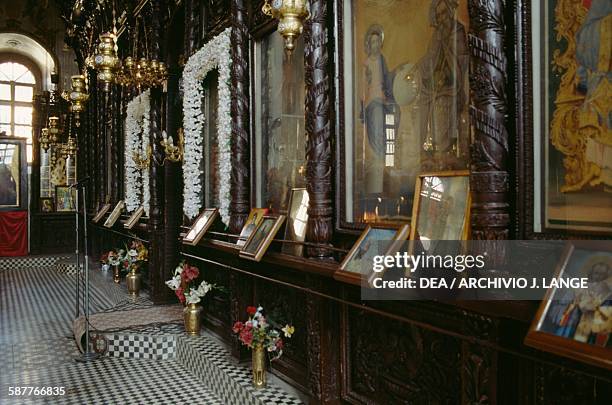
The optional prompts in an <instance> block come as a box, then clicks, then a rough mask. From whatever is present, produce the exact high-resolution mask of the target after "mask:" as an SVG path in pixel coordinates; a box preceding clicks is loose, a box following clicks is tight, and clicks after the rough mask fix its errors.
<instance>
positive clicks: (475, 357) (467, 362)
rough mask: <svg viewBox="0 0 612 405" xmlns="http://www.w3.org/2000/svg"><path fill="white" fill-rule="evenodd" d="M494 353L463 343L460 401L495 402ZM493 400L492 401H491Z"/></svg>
mask: <svg viewBox="0 0 612 405" xmlns="http://www.w3.org/2000/svg"><path fill="white" fill-rule="evenodd" d="M495 360H496V353H495V352H494V351H493V350H490V349H484V348H482V347H481V346H478V345H472V344H469V343H467V342H464V343H463V354H462V361H463V367H462V378H461V380H462V386H463V388H462V390H461V392H462V394H463V395H462V396H463V399H462V402H461V403H463V404H489V403H491V402H493V403H495V402H496V401H495V398H496V393H495V381H496V375H495V371H496V370H495V367H494V363H495ZM492 400H493V401H492Z"/></svg>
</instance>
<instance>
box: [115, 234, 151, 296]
mask: <svg viewBox="0 0 612 405" xmlns="http://www.w3.org/2000/svg"><path fill="white" fill-rule="evenodd" d="M148 254H149V252H148V250H147V248H146V247H145V245H144V244H143V243H142V242H140V241H138V240H133V241H132V242H131V243H130V245H129V247H128V246H126V253H125V255H124V256H123V258H122V261H121V263H122V267H123V270H125V271H127V272H128V275H127V276H126V278H125V279H126V283H127V287H128V292H129V293H130V294H131V295H132V296H138V294H139V293H140V284H141V278H142V276H141V275H140V273H138V270H139V269H140V268H141V266H142V264H143V263H145V262H146V261H147V260H148Z"/></svg>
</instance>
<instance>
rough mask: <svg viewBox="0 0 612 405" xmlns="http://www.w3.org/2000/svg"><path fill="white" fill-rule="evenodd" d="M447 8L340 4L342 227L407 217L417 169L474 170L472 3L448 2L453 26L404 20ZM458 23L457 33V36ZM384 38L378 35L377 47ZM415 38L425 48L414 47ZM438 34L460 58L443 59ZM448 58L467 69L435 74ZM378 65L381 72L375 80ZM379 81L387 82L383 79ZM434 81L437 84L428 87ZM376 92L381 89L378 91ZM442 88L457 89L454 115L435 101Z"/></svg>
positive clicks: (352, 0)
mask: <svg viewBox="0 0 612 405" xmlns="http://www.w3.org/2000/svg"><path fill="white" fill-rule="evenodd" d="M440 5H441V3H438V2H433V1H432V2H422V3H420V4H418V5H417V4H415V5H414V7H409V8H405V7H404V6H402V4H401V3H400V2H386V3H385V4H378V3H376V2H368V1H367V0H338V1H336V2H334V11H335V16H334V17H335V24H334V38H335V42H334V49H335V50H336V54H335V55H334V56H335V57H334V61H335V67H336V70H335V72H336V75H335V78H336V80H335V81H334V83H335V84H336V86H335V88H336V92H335V100H336V107H337V108H334V115H335V120H334V123H335V134H336V147H335V148H334V149H335V161H336V162H337V164H336V176H335V180H336V188H335V193H334V194H335V196H336V204H335V207H334V208H335V213H336V215H335V216H334V218H335V226H336V229H337V230H338V231H341V232H345V233H352V234H357V232H355V231H361V230H363V229H364V228H365V227H366V226H367V224H384V225H386V224H402V223H407V222H408V221H410V215H411V212H412V210H411V207H410V205H411V204H412V202H413V200H414V194H415V190H413V185H414V181H415V177H416V176H415V175H416V174H417V173H419V172H420V171H441V170H463V169H467V168H468V167H469V163H470V161H469V153H468V151H469V146H470V141H471V128H470V117H469V105H470V104H471V103H470V97H471V95H472V92H470V89H469V84H470V83H471V82H472V81H482V79H480V78H475V75H474V73H473V72H472V71H471V69H469V68H468V67H469V62H470V53H473V52H475V48H476V46H475V45H474V42H473V41H469V40H468V30H469V29H472V23H471V22H470V21H469V19H470V18H469V14H470V12H469V10H468V2H467V1H458V2H454V3H453V4H452V5H450V4H447V8H446V9H445V10H442V12H441V16H440V17H437V18H445V19H446V18H447V17H448V19H449V21H448V25H447V24H431V25H429V24H423V25H421V24H416V25H415V24H398V23H397V22H398V21H401V20H400V19H403V20H406V21H407V20H410V19H417V20H423V21H426V20H428V19H429V18H430V15H434V14H435V15H438V12H439V11H438V10H437V9H435V10H434V7H438V6H440ZM483 8H485V9H487V7H483ZM448 26H452V27H454V30H453V31H451V32H447V30H448V28H445V27H448ZM432 28H433V30H432ZM374 38H378V41H376V42H378V45H376V46H374V45H373V43H374V42H375V41H374ZM405 38H410V40H412V41H416V43H418V46H417V47H412V48H410V49H408V48H406V47H404V46H403V45H402V41H404V40H405ZM438 38H444V41H448V42H450V41H453V46H454V48H453V49H455V52H457V53H456V54H454V55H453V56H454V57H453V58H451V59H452V61H442V59H443V56H442V55H441V54H440V53H439V52H436V51H435V49H436V48H438V47H440V39H438ZM442 46H444V45H442ZM373 48H376V49H375V51H373V50H372V49H373ZM417 48H418V49H419V50H417ZM447 63H450V64H451V65H452V66H453V67H457V68H456V69H454V70H453V71H452V73H445V72H436V75H438V73H440V76H441V77H445V76H446V77H449V76H453V79H451V80H447V79H438V80H433V78H432V74H433V71H434V70H435V69H437V66H444V64H447ZM377 64H378V65H379V66H380V73H379V74H378V75H376V76H372V72H375V71H376V69H377V68H376V65H377ZM425 66H429V67H431V68H429V69H425ZM451 69H452V68H451ZM369 80H379V81H380V84H381V85H380V86H379V85H378V83H369V82H368V81H369ZM425 83H431V87H432V88H431V89H426V88H424V87H425V86H426V85H425ZM434 87H435V88H436V89H435V90H434ZM370 88H372V89H375V90H374V91H372V92H370V91H369V89H370ZM381 90H382V91H381ZM432 91H433V93H435V94H443V93H446V94H452V95H453V96H452V98H453V100H452V101H450V100H448V97H446V98H445V99H446V101H447V102H448V103H450V104H452V105H454V106H455V109H453V110H452V112H450V111H451V110H448V111H449V112H450V113H451V114H453V115H454V118H452V119H450V120H448V121H445V119H444V118H441V116H440V115H439V114H437V113H435V114H434V113H433V109H434V105H436V103H438V101H436V100H430V99H429V98H430V96H429V95H428V94H432V93H431V92H432ZM377 92H382V93H383V96H380V94H376V93H377ZM441 99H442V97H441ZM436 108H437V107H436ZM381 114H382V115H383V116H382V117H381V116H380V115H381ZM409 117H413V118H409ZM430 121H431V122H430ZM438 121H440V122H438ZM442 121H444V122H442ZM433 128H437V129H436V130H434V129H433Z"/></svg>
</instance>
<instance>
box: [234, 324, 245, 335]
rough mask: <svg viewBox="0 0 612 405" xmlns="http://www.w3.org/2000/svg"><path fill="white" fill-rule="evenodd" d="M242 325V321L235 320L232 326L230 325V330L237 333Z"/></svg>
mask: <svg viewBox="0 0 612 405" xmlns="http://www.w3.org/2000/svg"><path fill="white" fill-rule="evenodd" d="M243 327H244V324H243V323H242V322H235V323H234V326H233V327H232V331H233V332H234V333H238V332H240V331H241V330H242V328H243Z"/></svg>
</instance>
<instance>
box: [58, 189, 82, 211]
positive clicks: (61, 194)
mask: <svg viewBox="0 0 612 405" xmlns="http://www.w3.org/2000/svg"><path fill="white" fill-rule="evenodd" d="M76 199H77V193H76V188H72V187H69V186H66V185H62V186H55V210H56V211H57V212H69V211H75V210H76Z"/></svg>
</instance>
